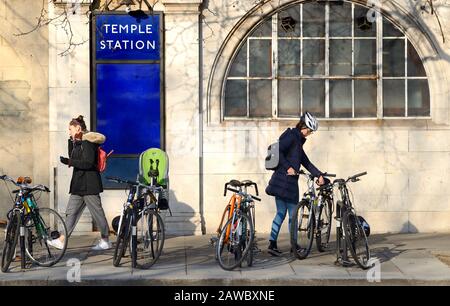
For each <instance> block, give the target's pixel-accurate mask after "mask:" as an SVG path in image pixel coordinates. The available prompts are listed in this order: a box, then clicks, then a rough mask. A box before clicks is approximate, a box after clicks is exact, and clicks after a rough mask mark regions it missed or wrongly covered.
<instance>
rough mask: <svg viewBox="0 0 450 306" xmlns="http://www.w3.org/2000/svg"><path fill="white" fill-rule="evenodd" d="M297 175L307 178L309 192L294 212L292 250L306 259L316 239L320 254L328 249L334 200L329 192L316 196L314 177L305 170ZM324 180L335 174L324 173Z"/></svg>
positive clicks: (304, 195)
mask: <svg viewBox="0 0 450 306" xmlns="http://www.w3.org/2000/svg"><path fill="white" fill-rule="evenodd" d="M295 175H302V176H305V177H306V178H307V179H308V181H307V185H308V190H307V191H306V192H305V193H304V194H303V198H302V199H301V200H300V202H299V203H298V204H297V207H296V208H295V210H294V213H293V215H292V221H291V228H290V241H291V250H292V252H293V253H294V255H295V256H296V257H297V258H298V259H305V258H306V257H308V255H309V253H310V252H311V248H312V244H313V241H314V238H315V240H316V245H317V249H318V250H319V252H324V251H325V250H326V248H327V247H328V242H329V240H330V233H331V218H332V217H331V216H332V213H333V208H332V207H333V198H332V194H330V193H329V192H325V189H324V192H322V193H319V195H318V196H316V190H315V188H314V178H315V177H314V176H313V175H312V174H309V173H306V172H304V171H303V170H300V171H299V172H296V173H295ZM322 176H323V177H324V178H326V177H335V176H336V175H335V174H329V173H324V174H322Z"/></svg>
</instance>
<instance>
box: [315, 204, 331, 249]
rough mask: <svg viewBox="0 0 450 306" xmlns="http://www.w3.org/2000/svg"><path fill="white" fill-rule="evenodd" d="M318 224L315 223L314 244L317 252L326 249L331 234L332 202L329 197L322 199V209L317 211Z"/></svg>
mask: <svg viewBox="0 0 450 306" xmlns="http://www.w3.org/2000/svg"><path fill="white" fill-rule="evenodd" d="M318 220H319V222H318V223H319V224H317V234H316V245H317V250H318V251H319V252H325V251H326V250H327V249H328V243H329V242H330V235H331V222H332V220H333V202H332V201H331V199H329V198H325V199H324V201H323V206H322V209H321V210H320V211H319V218H318Z"/></svg>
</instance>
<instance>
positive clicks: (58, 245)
mask: <svg viewBox="0 0 450 306" xmlns="http://www.w3.org/2000/svg"><path fill="white" fill-rule="evenodd" d="M47 244H48V245H50V246H52V247H54V248H57V249H58V250H62V249H63V248H64V243H62V242H61V240H59V239H52V240H50V239H48V240H47Z"/></svg>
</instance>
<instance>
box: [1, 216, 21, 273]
mask: <svg viewBox="0 0 450 306" xmlns="http://www.w3.org/2000/svg"><path fill="white" fill-rule="evenodd" d="M19 229H20V212H19V211H16V212H15V213H14V214H11V217H10V219H9V221H8V225H7V227H6V235H5V244H4V245H3V254H2V272H6V271H8V268H9V265H10V264H11V262H12V261H13V259H14V254H15V252H16V245H17V240H18V238H19Z"/></svg>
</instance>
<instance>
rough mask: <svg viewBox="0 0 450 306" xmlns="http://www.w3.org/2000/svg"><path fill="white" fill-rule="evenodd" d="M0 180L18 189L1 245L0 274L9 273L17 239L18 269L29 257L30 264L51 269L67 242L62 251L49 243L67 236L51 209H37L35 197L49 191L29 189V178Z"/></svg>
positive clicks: (6, 177)
mask: <svg viewBox="0 0 450 306" xmlns="http://www.w3.org/2000/svg"><path fill="white" fill-rule="evenodd" d="M0 179H1V180H4V181H5V182H7V181H8V182H11V183H13V184H14V185H15V186H17V187H19V189H18V190H14V191H13V192H12V193H13V194H15V200H14V207H13V208H12V209H11V210H10V211H9V212H8V214H7V218H8V224H7V226H6V236H5V244H4V246H3V254H2V266H1V269H2V271H3V272H6V271H8V268H9V266H10V264H11V262H12V261H13V260H14V258H15V257H16V246H17V241H18V240H19V247H20V262H21V268H22V269H25V268H26V266H27V260H26V258H27V257H28V258H29V259H30V260H31V262H32V263H35V264H37V265H39V266H43V267H50V266H53V265H54V264H56V263H57V262H58V261H60V260H61V258H62V257H63V256H64V254H65V252H66V248H67V239H65V240H64V245H63V248H62V249H58V248H55V247H53V246H52V245H51V244H50V243H49V240H52V239H58V238H59V237H60V236H64V237H67V228H66V224H65V223H64V220H63V218H62V217H61V216H60V215H59V214H58V213H57V212H56V211H55V210H53V209H50V208H44V207H41V208H40V207H38V205H37V199H36V196H35V194H37V193H40V192H50V189H48V187H46V186H44V185H35V186H31V185H30V184H31V182H32V180H31V178H29V177H19V179H18V180H17V181H15V180H14V179H12V178H11V177H8V176H6V175H2V176H0Z"/></svg>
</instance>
